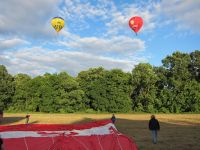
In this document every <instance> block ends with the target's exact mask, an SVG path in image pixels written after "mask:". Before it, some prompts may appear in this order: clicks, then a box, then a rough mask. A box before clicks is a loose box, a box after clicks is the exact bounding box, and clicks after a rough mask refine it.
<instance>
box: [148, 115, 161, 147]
mask: <svg viewBox="0 0 200 150" xmlns="http://www.w3.org/2000/svg"><path fill="white" fill-rule="evenodd" d="M149 130H151V133H152V142H153V143H154V144H156V143H157V131H158V130H160V125H159V122H158V120H157V119H156V118H155V116H154V115H152V116H151V119H150V120H149Z"/></svg>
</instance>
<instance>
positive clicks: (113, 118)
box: [111, 114, 116, 123]
mask: <svg viewBox="0 0 200 150" xmlns="http://www.w3.org/2000/svg"><path fill="white" fill-rule="evenodd" d="M111 120H112V122H113V123H115V121H116V117H115V115H114V114H112V117H111Z"/></svg>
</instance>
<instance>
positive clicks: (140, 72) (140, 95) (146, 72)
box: [131, 63, 158, 112]
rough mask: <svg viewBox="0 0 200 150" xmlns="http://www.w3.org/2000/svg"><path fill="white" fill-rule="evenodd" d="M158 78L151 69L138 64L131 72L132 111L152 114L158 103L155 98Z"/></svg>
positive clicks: (143, 64)
mask: <svg viewBox="0 0 200 150" xmlns="http://www.w3.org/2000/svg"><path fill="white" fill-rule="evenodd" d="M157 80H158V77H157V75H156V73H155V72H154V70H153V67H152V66H151V65H150V64H147V63H140V64H139V65H137V66H136V67H135V68H134V69H133V71H132V86H133V89H132V95H131V98H132V101H133V110H134V111H146V112H154V111H156V109H155V107H156V105H157V103H158V99H157V97H156V86H155V84H156V82H157Z"/></svg>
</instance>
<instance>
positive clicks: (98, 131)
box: [0, 123, 116, 138]
mask: <svg viewBox="0 0 200 150" xmlns="http://www.w3.org/2000/svg"><path fill="white" fill-rule="evenodd" d="M110 127H113V128H115V126H114V124H112V123H109V124H106V125H104V126H100V127H93V128H90V129H83V130H65V131H5V132H0V136H1V138H24V137H56V136H59V135H61V134H63V133H64V135H65V136H67V135H70V134H71V132H75V133H77V134H76V135H73V136H91V135H107V134H110V130H109V128H110ZM115 129H116V128H115Z"/></svg>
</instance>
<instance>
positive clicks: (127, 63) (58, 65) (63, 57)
mask: <svg viewBox="0 0 200 150" xmlns="http://www.w3.org/2000/svg"><path fill="white" fill-rule="evenodd" d="M142 61H145V58H137V57H133V58H132V60H129V59H113V58H109V57H104V56H98V55H93V54H88V53H83V52H69V51H64V50H56V51H49V50H47V49H42V48H40V47H34V48H29V49H28V48H27V49H22V50H17V51H9V52H5V53H3V55H0V63H1V64H3V65H5V66H6V67H7V69H8V71H9V72H10V73H12V74H17V73H26V74H30V75H33V76H35V75H41V74H43V73H45V72H50V73H53V72H60V71H67V72H68V73H70V74H71V75H77V73H79V72H80V71H83V70H86V69H88V68H91V67H99V66H102V67H104V68H106V69H112V68H121V69H123V70H124V71H131V70H132V69H133V67H134V65H136V64H138V63H139V62H142ZM16 66H17V67H16Z"/></svg>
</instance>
